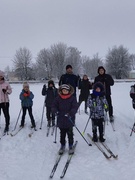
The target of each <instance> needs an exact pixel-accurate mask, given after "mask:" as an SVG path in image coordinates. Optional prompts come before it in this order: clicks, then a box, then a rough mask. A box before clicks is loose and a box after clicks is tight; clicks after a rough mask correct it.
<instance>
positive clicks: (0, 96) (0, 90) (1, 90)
mask: <svg viewBox="0 0 135 180" xmlns="http://www.w3.org/2000/svg"><path fill="white" fill-rule="evenodd" d="M11 93H12V89H11V86H10V85H9V83H8V82H6V81H5V79H4V72H2V71H1V70H0V113H1V109H2V111H3V114H4V117H5V123H6V125H5V130H4V132H5V133H6V132H8V130H9V124H10V115H9V97H8V95H9V94H11Z"/></svg>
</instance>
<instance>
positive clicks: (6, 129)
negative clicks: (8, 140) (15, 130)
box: [4, 125, 9, 133]
mask: <svg viewBox="0 0 135 180" xmlns="http://www.w3.org/2000/svg"><path fill="white" fill-rule="evenodd" d="M8 131H9V126H8V125H6V126H5V129H4V133H6V132H8Z"/></svg>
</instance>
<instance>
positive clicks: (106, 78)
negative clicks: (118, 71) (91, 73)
mask: <svg viewBox="0 0 135 180" xmlns="http://www.w3.org/2000/svg"><path fill="white" fill-rule="evenodd" d="M96 82H101V83H102V84H103V85H104V88H105V94H106V96H110V95H111V88H110V86H113V85H114V80H113V78H112V76H111V75H109V74H103V75H100V74H99V75H98V76H96V77H95V80H94V84H95V83H96Z"/></svg>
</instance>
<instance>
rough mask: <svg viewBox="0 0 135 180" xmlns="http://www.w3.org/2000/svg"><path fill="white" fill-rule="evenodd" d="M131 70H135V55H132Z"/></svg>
mask: <svg viewBox="0 0 135 180" xmlns="http://www.w3.org/2000/svg"><path fill="white" fill-rule="evenodd" d="M130 62H131V70H135V54H131V55H130Z"/></svg>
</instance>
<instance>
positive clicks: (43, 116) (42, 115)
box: [40, 100, 45, 129]
mask: <svg viewBox="0 0 135 180" xmlns="http://www.w3.org/2000/svg"><path fill="white" fill-rule="evenodd" d="M44 110H45V100H44V104H43V111H42V117H41V123H40V129H42V124H43V117H44Z"/></svg>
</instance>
